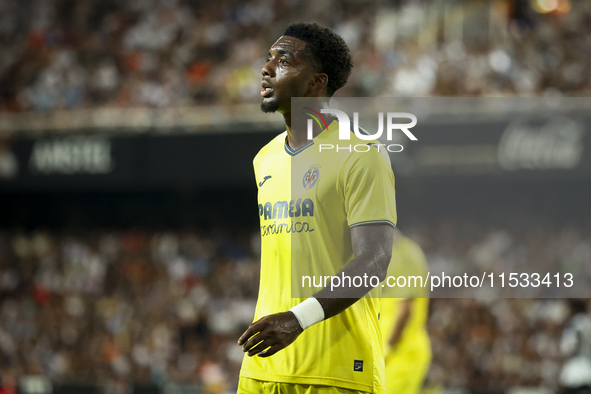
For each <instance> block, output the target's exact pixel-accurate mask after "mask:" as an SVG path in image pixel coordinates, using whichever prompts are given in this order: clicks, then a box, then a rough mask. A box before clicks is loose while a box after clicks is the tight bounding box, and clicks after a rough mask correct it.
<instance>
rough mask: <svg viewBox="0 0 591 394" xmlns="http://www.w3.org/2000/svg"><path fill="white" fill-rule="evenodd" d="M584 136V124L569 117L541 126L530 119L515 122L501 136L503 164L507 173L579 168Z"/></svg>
mask: <svg viewBox="0 0 591 394" xmlns="http://www.w3.org/2000/svg"><path fill="white" fill-rule="evenodd" d="M584 135H585V129H584V127H583V125H582V124H581V123H579V122H577V121H575V120H573V119H570V118H566V117H555V118H551V119H549V120H547V121H546V122H545V123H542V124H539V123H538V124H537V125H536V124H533V123H532V122H531V121H529V120H517V121H514V122H511V123H510V124H509V125H508V126H507V128H506V129H505V131H504V132H503V135H502V136H501V141H500V143H499V148H498V159H499V164H500V166H501V167H502V168H503V169H504V170H507V171H514V170H520V169H530V170H554V169H565V170H567V169H573V168H576V167H577V166H578V165H579V163H580V162H581V156H582V154H583V149H584V146H583V142H582V139H583V136H584Z"/></svg>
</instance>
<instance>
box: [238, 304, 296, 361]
mask: <svg viewBox="0 0 591 394" xmlns="http://www.w3.org/2000/svg"><path fill="white" fill-rule="evenodd" d="M302 332H304V330H303V329H302V326H301V325H300V322H299V321H298V319H297V318H296V317H295V315H294V314H293V312H290V311H287V312H282V313H275V314H273V315H268V316H265V317H263V318H261V319H259V320H257V321H256V322H254V323H252V324H251V325H250V327H248V329H247V330H246V331H244V334H242V336H241V337H240V338H239V339H238V345H241V346H242V351H244V352H248V355H249V356H250V357H252V356H254V355H255V354H257V355H258V356H259V357H269V356H272V355H274V354H275V353H277V352H278V351H280V350H281V349H284V348H286V347H287V346H288V345H289V344H291V343H292V342H293V341H295V340H296V338H297V337H298V336H299V335H300V334H301V333H302Z"/></svg>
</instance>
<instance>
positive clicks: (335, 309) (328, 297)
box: [314, 253, 390, 319]
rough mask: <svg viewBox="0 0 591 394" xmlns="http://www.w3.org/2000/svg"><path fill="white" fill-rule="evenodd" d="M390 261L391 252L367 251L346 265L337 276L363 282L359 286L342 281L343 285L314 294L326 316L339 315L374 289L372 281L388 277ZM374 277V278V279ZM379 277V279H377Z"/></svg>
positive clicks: (377, 281)
mask: <svg viewBox="0 0 591 394" xmlns="http://www.w3.org/2000/svg"><path fill="white" fill-rule="evenodd" d="M389 262H390V254H389V253H382V254H376V253H367V254H362V255H359V256H357V257H355V258H354V259H353V260H351V262H350V263H349V264H347V266H345V267H344V268H343V269H342V270H341V271H340V272H339V273H338V274H337V276H339V277H341V278H343V277H345V278H346V277H350V278H351V280H353V278H355V277H357V278H362V279H363V280H362V284H361V286H359V287H355V286H351V285H349V283H347V282H346V281H344V280H343V281H342V283H341V286H338V287H334V288H333V287H328V286H327V287H325V288H323V289H322V290H320V291H319V292H318V293H316V294H315V295H314V297H315V298H316V299H318V302H319V303H320V305H321V306H322V308H323V309H324V318H325V319H328V318H330V317H332V316H335V315H338V314H339V313H341V312H342V311H344V310H345V309H347V308H348V307H350V306H351V305H353V304H354V303H355V302H357V301H358V300H359V299H361V298H362V297H363V296H365V295H366V294H367V293H368V292H369V291H371V290H372V289H373V286H371V283H374V284H376V283H379V282H381V281H383V280H384V279H385V277H386V272H387V270H388V264H389ZM372 278H374V279H373V280H372ZM375 278H377V279H375Z"/></svg>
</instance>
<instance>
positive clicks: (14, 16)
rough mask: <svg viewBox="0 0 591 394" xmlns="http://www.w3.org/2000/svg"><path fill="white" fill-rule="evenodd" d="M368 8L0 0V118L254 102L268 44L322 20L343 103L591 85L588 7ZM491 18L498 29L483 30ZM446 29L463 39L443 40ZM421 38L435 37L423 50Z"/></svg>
mask: <svg viewBox="0 0 591 394" xmlns="http://www.w3.org/2000/svg"><path fill="white" fill-rule="evenodd" d="M378 3H379V4H380V5H378ZM378 3H374V2H365V1H353V0H350V1H345V2H338V3H337V2H336V1H335V0H322V1H318V0H298V1H287V0H248V1H243V0H241V1H238V0H224V1H218V2H212V1H189V0H126V1H115V0H100V1H99V0H84V1H73V0H27V1H22V0H3V1H2V2H0V47H2V56H1V57H0V111H3V112H6V111H10V112H15V111H47V110H52V109H60V108H96V107H104V106H111V107H115V106H116V107H129V106H133V107H138V106H147V107H166V106H185V105H201V104H219V103H226V104H227V103H235V102H245V101H253V102H257V101H258V100H259V99H260V97H259V91H260V70H261V68H262V66H263V62H264V58H265V55H266V53H267V51H268V48H269V47H270V46H271V44H272V43H273V42H274V40H275V39H276V38H278V37H279V36H280V35H281V33H282V32H283V30H284V29H285V27H286V26H287V25H288V24H289V23H291V22H293V21H297V20H305V21H317V22H319V23H322V24H324V25H327V26H330V27H332V28H333V29H335V31H337V32H338V33H339V34H341V35H342V36H343V38H344V39H345V41H346V42H347V43H348V44H349V46H350V48H351V50H352V53H353V58H354V63H355V69H354V72H353V75H352V77H351V79H350V82H349V84H348V85H347V86H346V87H345V88H344V89H343V90H342V91H341V92H340V93H339V94H340V95H343V96H358V97H363V96H426V95H458V96H466V95H493V96H494V95H525V96H527V95H539V94H569V93H570V92H581V91H589V90H591V89H590V88H591V74H590V71H589V67H587V66H585V65H586V64H587V65H588V64H589V63H590V62H591V53H590V52H589V51H588V48H589V47H590V46H591V3H590V2H588V1H580V2H579V1H577V2H572V10H571V11H570V12H566V13H561V14H557V13H550V14H543V15H542V14H536V13H534V12H533V11H532V10H531V9H529V10H528V9H525V11H524V10H521V11H520V12H517V11H519V9H520V8H519V7H518V5H519V4H523V3H527V2H523V1H522V2H518V1H515V0H507V1H504V2H494V4H495V5H494V6H491V7H498V8H499V9H498V10H491V9H487V8H484V9H483V10H480V11H478V12H477V13H476V15H474V13H472V12H471V9H468V10H466V11H465V12H463V14H462V15H463V19H462V21H459V22H458V26H455V24H454V22H453V21H452V22H449V21H448V23H447V27H441V26H442V24H441V23H440V22H441V20H440V19H441V18H443V15H444V14H445V12H448V11H449V12H448V14H450V15H452V16H453V15H456V14H457V12H456V11H457V10H456V9H455V8H453V7H452V8H450V9H449V10H448V11H445V12H443V11H441V10H440V11H441V12H440V13H439V15H440V16H441V17H440V18H439V19H437V20H433V18H432V15H433V13H432V12H431V8H432V5H433V4H439V3H432V2H429V1H419V0H415V1H411V0H403V1H401V0H398V1H391V2H389V3H388V4H385V3H382V2H378ZM466 3H468V2H466ZM569 4H570V3H569ZM439 6H440V4H439ZM457 7H463V6H462V5H457V6H456V8H457ZM569 7H570V5H569ZM521 8H524V7H523V6H521ZM526 8H527V7H526ZM482 13H484V15H482ZM489 14H490V15H492V16H495V18H496V20H497V22H496V23H493V22H490V26H488V27H486V28H483V25H482V23H479V22H478V21H479V20H480V19H484V20H488V19H490V20H491V21H493V20H494V19H495V18H493V17H490V16H489ZM450 26H452V27H454V28H459V31H460V33H459V34H456V35H455V36H454V35H453V34H451V33H450V34H449V35H448V36H445V34H443V32H442V31H441V30H446V29H447V30H449V29H450ZM462 29H463V30H464V33H461V32H462ZM456 30H457V29H456ZM497 30H499V31H500V32H499V33H498V34H496V33H495V34H493V33H494V32H495V31H497ZM425 34H430V35H432V36H434V37H435V40H434V42H427V43H424V42H423V43H422V44H421V38H420V37H421V35H425ZM479 36H483V37H484V38H482V39H477V40H468V41H466V40H465V39H463V38H462V37H464V38H465V37H468V38H469V37H479ZM454 37H455V38H454ZM494 37H496V38H495V39H493V38H494ZM432 41H433V40H432ZM419 44H421V45H419Z"/></svg>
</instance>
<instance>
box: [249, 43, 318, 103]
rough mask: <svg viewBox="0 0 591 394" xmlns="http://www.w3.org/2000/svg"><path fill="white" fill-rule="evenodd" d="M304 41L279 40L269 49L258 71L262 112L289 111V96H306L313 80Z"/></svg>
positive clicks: (312, 70) (311, 67)
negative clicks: (265, 60)
mask: <svg viewBox="0 0 591 394" xmlns="http://www.w3.org/2000/svg"><path fill="white" fill-rule="evenodd" d="M305 46H306V42H305V41H302V40H300V39H297V38H293V37H286V36H282V37H280V38H279V39H278V40H277V42H275V44H273V46H272V47H271V49H270V50H269V54H268V57H267V64H265V66H264V67H263V69H262V70H261V72H262V74H263V78H262V81H261V87H262V90H261V96H263V102H262V104H261V109H262V110H263V111H264V112H275V111H278V112H280V113H282V114H288V113H290V112H291V98H292V97H306V96H308V95H309V93H310V86H311V85H312V84H313V80H314V75H315V73H314V69H313V66H312V64H310V60H309V59H308V57H307V56H306V52H305V50H304V48H305Z"/></svg>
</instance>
